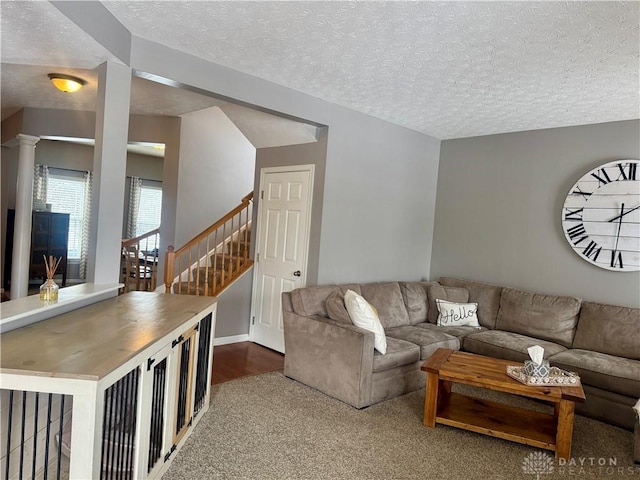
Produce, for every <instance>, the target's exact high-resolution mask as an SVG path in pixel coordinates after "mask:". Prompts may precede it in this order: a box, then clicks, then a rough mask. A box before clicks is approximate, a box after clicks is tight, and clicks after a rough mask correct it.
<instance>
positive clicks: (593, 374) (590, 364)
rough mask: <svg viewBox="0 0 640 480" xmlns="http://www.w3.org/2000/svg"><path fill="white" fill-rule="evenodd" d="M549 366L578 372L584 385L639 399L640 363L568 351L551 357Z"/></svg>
mask: <svg viewBox="0 0 640 480" xmlns="http://www.w3.org/2000/svg"><path fill="white" fill-rule="evenodd" d="M549 363H550V364H551V365H552V366H556V367H560V368H562V369H564V370H570V371H572V372H577V373H578V375H580V381H581V382H582V383H583V384H584V385H591V386H592V387H598V388H601V389H603V390H608V391H610V392H615V393H619V394H621V395H627V396H629V397H632V398H640V361H638V360H631V359H629V358H623V357H617V356H614V355H607V354H606V353H599V352H594V351H591V350H580V349H571V350H566V351H564V352H560V353H558V354H556V355H552V356H551V358H549Z"/></svg>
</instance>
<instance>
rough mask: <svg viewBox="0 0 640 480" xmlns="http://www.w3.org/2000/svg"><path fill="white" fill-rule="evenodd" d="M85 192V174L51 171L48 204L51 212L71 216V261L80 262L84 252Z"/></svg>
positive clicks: (69, 253) (48, 184)
mask: <svg viewBox="0 0 640 480" xmlns="http://www.w3.org/2000/svg"><path fill="white" fill-rule="evenodd" d="M85 190H86V189H85V180H84V174H83V172H75V171H70V170H59V169H55V168H50V169H49V181H48V183H47V203H50V204H51V211H53V212H57V213H68V214H69V246H68V249H69V250H68V258H69V259H75V260H79V259H80V256H81V252H82V230H83V225H84V216H85V211H84V210H85V205H86V202H85Z"/></svg>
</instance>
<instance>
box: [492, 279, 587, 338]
mask: <svg viewBox="0 0 640 480" xmlns="http://www.w3.org/2000/svg"><path fill="white" fill-rule="evenodd" d="M579 312H580V299H579V298H575V297H562V296H557V295H543V294H541V293H531V292H525V291H522V290H517V289H515V288H508V287H504V288H503V289H502V295H501V296H500V310H499V311H498V319H497V321H496V328H497V329H499V330H505V331H507V332H514V333H520V334H522V335H527V336H530V337H535V338H540V339H543V340H549V341H550V342H554V343H558V344H560V345H563V346H565V347H570V346H571V343H572V342H573V336H574V334H575V330H576V325H577V324H578V313H579Z"/></svg>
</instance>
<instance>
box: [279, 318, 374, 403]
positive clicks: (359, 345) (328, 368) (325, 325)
mask: <svg viewBox="0 0 640 480" xmlns="http://www.w3.org/2000/svg"><path fill="white" fill-rule="evenodd" d="M283 318H284V344H285V357H284V374H285V375H286V376H287V377H290V378H293V379H295V380H298V381H299V382H302V383H304V384H305V385H309V386H310V387H313V388H315V389H317V390H320V391H321V392H323V393H326V394H327V395H330V396H332V397H334V398H337V399H339V400H342V401H343V402H345V403H348V404H350V405H353V406H354V407H356V408H363V407H366V406H368V405H370V404H371V376H372V373H373V337H374V336H373V333H372V332H369V331H367V330H364V329H362V328H359V327H356V326H354V325H348V324H345V323H341V322H336V321H335V320H331V319H329V318H325V317H320V316H312V317H305V316H301V315H297V314H295V313H293V312H287V311H286V310H285V311H284V312H283Z"/></svg>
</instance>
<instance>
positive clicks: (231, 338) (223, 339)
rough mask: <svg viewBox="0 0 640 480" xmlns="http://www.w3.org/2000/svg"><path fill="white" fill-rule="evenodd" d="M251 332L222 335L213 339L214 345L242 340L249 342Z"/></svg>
mask: <svg viewBox="0 0 640 480" xmlns="http://www.w3.org/2000/svg"><path fill="white" fill-rule="evenodd" d="M248 341H249V334H248V333H245V334H243V335H231V336H229V337H220V338H214V339H213V345H214V346H215V345H228V344H230V343H240V342H248Z"/></svg>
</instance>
